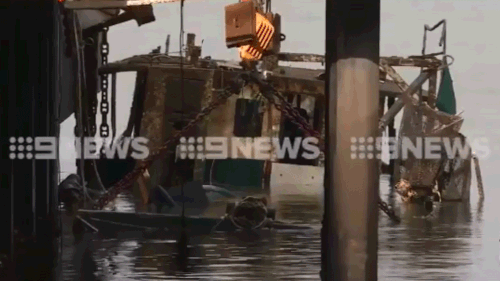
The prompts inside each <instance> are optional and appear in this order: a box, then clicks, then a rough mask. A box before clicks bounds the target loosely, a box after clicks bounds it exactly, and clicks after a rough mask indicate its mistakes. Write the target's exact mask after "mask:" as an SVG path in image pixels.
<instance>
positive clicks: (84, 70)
mask: <svg viewBox="0 0 500 281" xmlns="http://www.w3.org/2000/svg"><path fill="white" fill-rule="evenodd" d="M80 26H81V25H80ZM78 35H79V38H80V39H82V41H83V33H82V29H81V28H80V29H78ZM80 50H81V52H80ZM77 55H78V56H77V58H79V59H80V61H81V62H85V54H84V49H83V47H82V48H77ZM78 71H79V73H81V77H82V79H83V88H84V90H85V91H84V92H85V93H86V97H87V101H88V94H89V93H88V91H87V90H88V89H87V75H86V69H85V63H81V70H80V69H79V70H78ZM80 71H81V72H80ZM87 109H88V108H87V107H85V108H84V109H83V115H84V116H85V123H86V125H87V128H88V129H89V130H90V129H91V128H90V122H89V115H90V114H89V112H88V111H87ZM92 167H93V170H94V173H95V175H96V179H97V184H98V185H99V187H100V188H101V189H102V191H103V192H104V193H106V192H107V190H106V188H105V187H104V184H103V183H102V179H101V176H100V175H99V171H98V170H97V163H96V160H95V159H92Z"/></svg>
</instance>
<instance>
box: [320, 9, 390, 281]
mask: <svg viewBox="0 0 500 281" xmlns="http://www.w3.org/2000/svg"><path fill="white" fill-rule="evenodd" d="M326 11H327V12H326V19H327V20H326V71H327V75H326V76H327V80H326V85H325V90H326V100H327V103H326V104H327V111H326V128H327V129H326V130H327V132H326V141H327V142H326V143H327V145H326V147H327V148H326V161H325V215H324V220H323V231H322V244H323V245H322V252H323V255H322V265H323V266H322V278H323V280H336V281H345V280H356V281H358V280H359V281H361V280H366V281H367V280H371V281H373V280H377V243H378V237H377V235H378V234H377V227H378V209H377V198H378V187H379V171H378V161H377V159H375V158H373V159H359V158H357V159H351V139H352V138H360V137H364V138H367V137H373V138H375V137H377V136H378V134H379V133H378V120H379V118H378V115H379V112H378V109H379V43H380V0H375V1H368V0H360V1H339V0H327V2H326ZM360 175H363V176H360Z"/></svg>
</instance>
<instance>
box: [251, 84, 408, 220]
mask: <svg viewBox="0 0 500 281" xmlns="http://www.w3.org/2000/svg"><path fill="white" fill-rule="evenodd" d="M250 80H251V81H252V82H255V83H257V84H258V85H259V86H260V89H261V91H262V95H263V96H264V97H265V98H266V99H267V100H268V101H269V102H270V103H271V104H272V105H273V106H275V107H276V109H277V110H279V111H281V112H283V113H284V114H285V116H286V117H288V118H290V119H291V122H292V123H294V124H295V125H297V126H299V128H300V129H301V130H303V131H304V132H306V133H307V134H308V135H309V136H312V137H316V138H317V139H318V140H319V148H320V150H321V151H323V152H324V150H325V146H324V145H325V142H324V139H323V136H322V135H321V134H320V133H319V132H318V131H316V130H314V128H312V126H311V125H310V124H309V122H307V120H306V119H305V118H304V117H302V116H301V115H300V113H299V112H298V110H296V109H295V108H293V106H292V105H291V104H290V103H289V102H288V101H287V100H286V99H285V98H284V97H283V95H281V93H279V92H278V91H277V90H276V89H274V88H273V87H272V86H270V85H269V84H268V83H266V82H264V81H263V80H262V79H259V78H258V77H257V76H256V75H251V76H250ZM273 97H277V98H278V100H279V101H280V102H281V104H280V103H278V102H277V101H276V100H275V99H274V98H273ZM378 207H379V209H380V210H382V211H383V212H384V213H385V214H386V215H387V216H389V218H391V219H392V220H393V221H395V222H400V221H401V219H400V218H399V217H398V215H397V214H396V212H394V210H393V209H392V208H390V207H389V205H388V204H387V203H385V202H384V201H383V200H382V198H380V196H379V198H378Z"/></svg>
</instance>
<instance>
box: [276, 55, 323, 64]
mask: <svg viewBox="0 0 500 281" xmlns="http://www.w3.org/2000/svg"><path fill="white" fill-rule="evenodd" d="M278 59H279V60H280V61H290V62H320V63H324V62H325V56H323V55H316V54H295V53H279V54H278Z"/></svg>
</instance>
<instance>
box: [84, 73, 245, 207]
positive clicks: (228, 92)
mask: <svg viewBox="0 0 500 281" xmlns="http://www.w3.org/2000/svg"><path fill="white" fill-rule="evenodd" d="M237 82H243V81H241V80H240V81H237ZM235 84H236V83H235ZM234 86H235V87H230V88H227V89H225V90H224V91H221V92H220V94H219V95H218V96H217V98H216V100H215V101H213V102H211V103H210V104H209V105H208V106H207V107H205V108H204V109H202V111H201V112H200V113H198V115H196V117H195V118H194V119H192V120H191V121H190V122H189V123H188V124H187V125H186V127H184V128H183V129H182V130H181V131H180V132H178V133H176V134H174V135H172V136H170V137H169V138H168V139H167V140H166V141H165V142H164V143H163V145H162V146H160V147H158V148H156V149H153V151H152V152H151V153H150V154H149V156H148V157H147V159H145V160H143V161H142V162H141V164H140V165H138V166H137V167H136V168H134V170H132V172H130V173H128V174H127V175H126V176H125V177H124V178H123V179H121V180H120V181H119V182H117V183H116V184H115V185H114V186H112V187H111V188H110V189H109V190H108V192H107V193H106V194H105V195H104V196H103V197H101V198H99V200H98V201H97V205H95V206H94V209H102V208H104V206H106V205H107V204H108V203H109V202H111V201H112V200H114V199H115V198H116V196H118V194H120V193H122V192H123V191H125V190H127V189H128V188H130V187H131V186H132V184H133V183H134V181H135V180H136V179H137V177H138V176H139V175H141V174H142V173H144V172H145V171H146V170H147V169H148V168H149V167H150V166H151V164H152V163H153V162H154V161H155V160H156V159H157V158H159V157H161V156H162V155H163V154H164V153H166V152H167V151H168V150H169V148H170V144H171V143H172V142H173V141H175V140H177V139H178V138H180V137H181V136H183V135H185V134H186V133H187V132H188V131H189V130H190V129H191V128H192V127H193V126H194V125H196V124H197V123H199V122H200V121H202V120H203V119H204V118H205V117H207V116H208V115H209V114H210V113H211V112H212V111H213V110H214V109H215V108H217V107H218V106H220V105H221V104H223V103H224V102H225V101H226V100H227V99H228V98H229V97H230V96H232V95H233V94H235V93H238V92H239V89H241V86H242V85H234Z"/></svg>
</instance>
